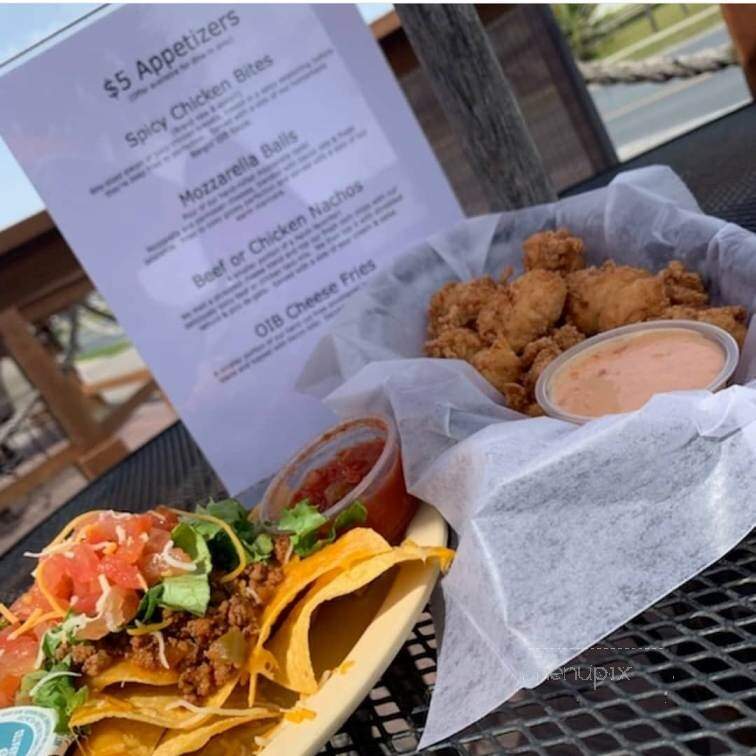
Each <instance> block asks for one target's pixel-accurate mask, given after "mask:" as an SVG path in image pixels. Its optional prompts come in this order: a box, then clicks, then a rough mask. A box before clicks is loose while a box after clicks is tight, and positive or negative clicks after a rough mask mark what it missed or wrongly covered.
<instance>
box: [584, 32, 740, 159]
mask: <svg viewBox="0 0 756 756" xmlns="http://www.w3.org/2000/svg"><path fill="white" fill-rule="evenodd" d="M728 39H729V37H728V34H727V31H726V29H725V28H724V26H721V27H717V28H715V29H713V30H711V31H708V32H706V33H704V34H702V35H699V36H697V37H695V38H694V39H692V40H689V41H687V42H684V43H682V44H679V45H676V46H675V47H672V48H670V49H669V50H667V51H665V55H668V54H685V53H691V52H697V51H699V50H703V49H705V48H707V47H713V46H716V45H720V44H722V43H724V42H726V41H727V40H728ZM590 91H591V94H592V95H593V98H594V100H595V102H596V107H597V108H598V110H599V113H600V114H601V116H602V118H603V119H604V122H605V123H606V127H607V129H608V131H609V135H610V136H611V138H612V140H613V141H614V145H615V147H616V149H617V151H618V153H619V155H620V158H623V159H624V158H627V157H630V156H632V155H634V154H638V153H639V152H643V151H644V150H647V149H650V148H651V147H652V146H653V145H655V144H659V143H660V142H664V141H666V140H668V139H671V138H672V137H673V136H675V135H676V134H677V133H681V132H683V131H687V130H689V129H691V128H694V127H695V126H696V125H698V124H699V123H702V122H704V121H706V120H708V119H710V118H711V114H712V113H720V112H723V111H726V110H728V109H730V108H733V107H735V106H737V105H739V104H741V103H742V102H745V101H747V100H749V99H750V94H749V92H748V88H747V87H746V84H745V80H744V78H743V74H742V73H741V71H740V69H739V68H737V67H735V66H733V67H731V68H727V69H725V70H723V71H719V72H717V73H715V74H706V75H703V76H699V77H696V78H694V79H680V80H674V81H671V82H667V83H665V84H614V85H612V86H591V87H590Z"/></svg>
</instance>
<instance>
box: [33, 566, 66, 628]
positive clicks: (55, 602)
mask: <svg viewBox="0 0 756 756" xmlns="http://www.w3.org/2000/svg"><path fill="white" fill-rule="evenodd" d="M44 565H45V562H40V563H39V564H38V565H37V569H36V570H35V571H34V573H35V575H34V578H35V580H36V582H37V587H38V588H39V590H40V593H41V594H42V595H43V596H44V597H45V599H46V600H47V603H48V604H50V606H51V607H52V608H53V609H54V610H55V611H56V612H58V616H60V617H65V616H66V612H65V609H63V607H62V606H61V605H60V604H59V603H58V600H57V599H56V598H55V596H53V595H52V593H50V591H49V590H48V588H47V585H46V584H45V581H44V579H43V577H42V574H43V572H44V570H43V569H42V568H43V567H44Z"/></svg>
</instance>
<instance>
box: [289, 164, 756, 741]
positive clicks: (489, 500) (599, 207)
mask: <svg viewBox="0 0 756 756" xmlns="http://www.w3.org/2000/svg"><path fill="white" fill-rule="evenodd" d="M560 226H567V227H568V228H569V229H570V230H571V231H572V232H573V233H576V234H577V235H579V236H582V237H583V238H584V239H585V240H586V245H587V250H588V255H587V257H588V261H589V263H599V262H601V261H602V260H604V259H606V258H608V257H611V258H613V259H615V260H617V261H618V262H621V263H627V264H635V265H642V266H644V267H647V268H650V269H652V270H658V269H660V268H662V267H664V265H666V263H667V262H668V261H669V260H671V259H680V260H682V261H683V262H684V263H685V264H686V265H687V266H688V267H690V268H692V269H694V270H698V271H699V272H700V273H701V274H702V275H703V276H704V278H705V280H706V283H707V285H708V287H709V290H710V291H711V293H712V295H713V298H714V301H715V303H727V304H742V305H745V306H746V307H748V309H749V311H750V312H753V311H754V306H755V305H756V238H755V237H754V236H753V235H752V234H750V233H748V232H747V231H745V230H743V229H741V228H738V227H737V226H733V225H730V224H726V223H724V222H723V221H721V220H718V219H715V218H711V217H708V216H705V215H703V214H702V213H701V212H700V211H699V209H698V207H697V205H696V203H695V201H694V199H693V198H692V196H691V195H690V193H689V192H688V191H687V189H686V188H685V186H684V185H683V184H682V182H681V181H680V180H679V179H678V178H677V177H676V176H675V175H674V174H673V173H672V172H671V171H670V170H669V169H665V168H659V167H655V168H648V169H642V170H641V171H636V172H631V173H626V174H624V175H623V176H621V177H619V178H618V179H616V180H615V181H614V182H613V183H612V184H611V185H610V186H609V187H607V188H606V189H601V190H596V191H593V192H589V193H587V194H584V195H581V196H577V197H573V198H569V199H566V200H562V201H560V202H557V203H554V204H551V205H544V206H540V207H534V208H528V209H526V210H521V211H515V212H510V213H503V214H501V215H492V216H484V217H481V218H476V219H472V220H469V221H466V222H464V223H463V224H461V225H459V226H457V227H456V228H454V229H452V230H450V231H449V232H448V233H446V234H443V235H440V236H437V237H434V238H433V239H432V240H429V241H428V242H427V243H425V244H423V245H420V246H418V247H416V248H414V249H412V250H410V251H409V252H408V254H407V255H404V256H403V257H402V258H400V259H399V260H398V261H397V262H396V263H395V264H394V265H393V266H392V268H391V269H390V270H389V271H387V272H386V273H385V274H383V275H382V276H381V278H379V279H377V280H376V281H375V282H374V283H373V284H372V285H371V286H370V287H368V288H366V289H365V290H363V292H361V293H360V294H359V295H358V296H357V297H355V299H354V300H353V301H352V302H351V303H350V304H349V305H348V306H347V308H345V311H344V312H343V314H342V316H341V317H340V318H339V320H338V321H337V322H336V323H335V324H334V326H333V328H332V330H331V332H330V333H329V335H328V336H326V337H325V338H324V340H323V341H322V342H321V344H320V345H319V347H318V348H317V349H316V351H315V353H314V355H313V357H312V358H311V360H310V361H309V363H308V365H307V366H306V368H305V371H304V373H303V375H302V377H301V379H300V384H299V385H300V387H301V388H302V389H303V390H308V391H311V392H313V393H317V394H319V395H323V393H325V392H328V391H332V393H331V394H330V396H328V397H327V399H326V400H325V401H326V403H327V404H328V405H329V406H330V407H331V408H332V409H334V410H335V411H336V412H338V413H339V414H341V415H344V416H346V415H355V414H365V413H369V412H375V411H388V412H391V413H392V414H393V415H394V417H395V419H396V421H397V423H398V426H399V430H400V434H401V440H402V449H403V456H404V464H405V473H406V477H407V481H408V485H409V487H410V490H411V491H412V492H413V493H414V494H416V495H417V496H419V497H420V498H422V499H424V500H426V501H429V502H430V503H432V504H433V505H434V506H436V507H437V508H438V509H439V510H440V511H441V512H442V514H443V515H444V517H445V518H446V519H447V520H448V521H449V523H450V524H451V526H452V527H453V528H454V530H455V532H456V535H457V539H458V553H457V558H456V560H455V562H454V566H453V567H452V570H451V572H450V573H449V575H448V576H447V577H446V578H445V579H444V580H443V581H442V588H441V590H442V594H443V595H442V599H443V604H444V606H445V612H446V614H445V617H444V621H443V628H444V629H443V639H442V643H441V649H440V654H439V662H438V676H437V682H436V687H435V690H434V694H433V698H432V702H431V707H430V712H429V716H428V721H427V724H426V729H425V732H424V735H423V739H422V742H421V744H420V746H421V747H425V746H428V745H431V744H433V743H435V742H437V741H439V740H441V739H443V738H445V737H448V736H449V735H451V734H453V733H455V732H457V731H459V730H461V729H463V728H464V727H466V726H467V725H469V724H471V723H472V722H474V721H476V720H477V719H479V718H480V717H482V716H484V715H485V714H486V713H487V712H489V711H490V710H491V709H493V708H494V707H496V706H497V705H498V704H500V703H501V702H503V701H505V700H507V699H508V698H509V697H510V696H511V695H512V694H513V693H515V692H516V691H517V690H518V689H519V688H521V687H532V686H535V685H537V684H538V683H540V682H541V681H542V680H544V679H545V678H546V677H547V676H548V675H549V673H550V672H552V671H553V670H554V669H556V668H558V667H559V666H560V665H562V664H564V663H565V662H567V661H568V660H569V659H571V658H573V657H574V656H575V655H577V654H578V653H579V652H581V651H583V650H585V649H586V648H589V647H590V646H591V645H593V644H595V643H596V642H598V641H599V640H600V639H601V638H603V637H605V636H606V635H607V634H608V633H609V632H611V631H612V630H614V629H615V628H617V627H619V626H621V625H622V624H624V623H625V622H626V621H627V620H629V619H630V618H632V617H633V616H635V615H636V614H638V613H639V612H641V611H643V610H644V609H645V608H646V607H648V606H649V605H651V604H653V603H655V602H656V601H657V600H658V599H660V598H661V597H662V596H664V595H666V594H667V593H668V592H669V591H671V590H673V589H674V588H675V587H677V586H679V585H680V584H681V583H683V582H685V580H687V579H688V578H690V577H692V576H693V575H695V574H697V573H698V572H700V571H701V570H702V569H703V568H704V567H706V566H707V565H709V564H711V563H712V562H714V561H716V560H717V559H719V558H720V557H721V556H722V555H724V554H725V553H726V552H727V551H728V550H729V549H731V548H732V547H733V546H735V545H736V544H737V542H738V541H739V540H741V539H742V538H743V537H744V536H745V535H746V534H747V533H748V532H749V531H750V529H751V528H752V527H753V525H754V522H756V465H755V464H754V462H755V461H756V460H755V457H756V424H754V421H755V420H756V382H754V383H752V384H748V385H745V386H732V387H730V388H728V389H726V390H724V391H721V392H719V393H718V394H716V395H711V394H708V393H707V392H679V393H674V394H667V395H663V396H657V397H655V398H654V399H653V400H652V401H651V402H649V403H648V404H647V405H646V406H645V407H644V408H643V409H642V410H640V411H638V412H635V413H630V414H627V415H622V416H612V417H607V418H603V419H600V420H596V421H594V422H591V423H588V424H587V425H584V426H582V427H576V426H573V425H570V424H568V423H563V422H560V421H557V420H553V419H549V418H538V419H524V418H523V416H522V415H519V414H517V413H514V412H511V411H510V410H508V409H506V408H504V407H503V406H502V405H501V398H500V397H499V396H498V394H497V392H496V391H494V390H493V389H492V388H491V387H490V386H489V385H488V384H487V383H486V381H484V380H483V379H482V378H481V377H480V376H479V375H478V374H477V373H476V371H474V370H473V369H472V368H471V367H470V366H469V365H467V364H465V363H462V362H458V361H454V360H430V359H422V358H419V355H420V354H421V352H422V342H423V338H424V331H425V323H426V321H425V312H426V307H427V303H428V299H429V298H430V296H431V294H432V293H433V292H434V291H435V290H436V289H437V288H438V287H439V286H440V285H441V284H442V283H444V282H445V281H448V280H456V279H468V278H471V277H473V276H478V275H481V274H483V273H490V274H492V275H498V274H499V272H500V271H501V269H502V268H503V267H505V266H506V265H512V266H513V267H514V268H515V270H516V272H520V271H521V270H522V264H521V244H522V240H523V239H524V238H526V237H527V236H528V235H530V234H531V233H533V232H535V231H538V230H541V229H543V228H557V227H560ZM755 374H756V334H755V333H754V329H751V330H750V331H749V335H748V339H747V343H746V348H745V349H744V352H743V355H742V358H741V362H740V365H739V368H738V373H737V374H736V376H737V378H738V380H740V381H741V382H746V381H747V380H749V379H751V378H753V377H754V376H755Z"/></svg>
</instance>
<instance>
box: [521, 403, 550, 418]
mask: <svg viewBox="0 0 756 756" xmlns="http://www.w3.org/2000/svg"><path fill="white" fill-rule="evenodd" d="M525 414H526V415H529V416H530V417H543V416H544V415H545V414H546V413H545V412H544V411H543V407H541V405H540V404H538V402H531V403H530V404H529V405H528V406H527V407H525Z"/></svg>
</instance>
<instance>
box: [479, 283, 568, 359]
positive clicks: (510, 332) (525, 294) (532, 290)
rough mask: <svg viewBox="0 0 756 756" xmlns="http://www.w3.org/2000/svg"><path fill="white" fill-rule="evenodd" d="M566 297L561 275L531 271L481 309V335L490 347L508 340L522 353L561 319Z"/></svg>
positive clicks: (499, 292) (565, 287)
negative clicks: (529, 343) (501, 340)
mask: <svg viewBox="0 0 756 756" xmlns="http://www.w3.org/2000/svg"><path fill="white" fill-rule="evenodd" d="M566 296H567V286H566V284H565V282H564V279H563V278H562V277H561V276H560V275H559V274H558V273H554V272H552V271H548V270H531V271H529V272H528V273H525V274H524V275H522V276H520V277H519V278H518V279H516V280H515V281H514V282H513V283H511V284H509V285H507V286H506V287H505V288H504V289H503V290H502V289H500V290H499V291H498V292H497V293H496V295H495V296H494V297H492V298H491V299H490V300H489V301H488V303H487V304H486V305H485V306H484V307H483V308H482V309H481V311H480V314H479V315H478V320H477V327H478V333H479V334H480V336H481V338H482V339H483V340H484V341H486V342H488V343H490V344H492V343H493V342H494V341H496V339H498V338H500V337H504V338H505V339H506V340H507V341H508V342H509V345H510V346H511V347H512V349H513V350H514V351H515V352H516V353H520V352H521V351H522V350H523V349H524V348H525V346H526V345H527V344H528V342H530V341H533V340H534V339H537V338H539V337H540V336H543V335H544V334H545V333H547V332H548V330H549V329H550V328H551V327H552V326H553V325H554V324H555V323H556V322H557V321H558V320H559V318H560V317H561V316H562V310H563V309H564V302H565V298H566Z"/></svg>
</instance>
